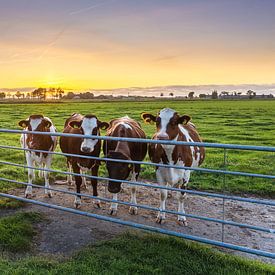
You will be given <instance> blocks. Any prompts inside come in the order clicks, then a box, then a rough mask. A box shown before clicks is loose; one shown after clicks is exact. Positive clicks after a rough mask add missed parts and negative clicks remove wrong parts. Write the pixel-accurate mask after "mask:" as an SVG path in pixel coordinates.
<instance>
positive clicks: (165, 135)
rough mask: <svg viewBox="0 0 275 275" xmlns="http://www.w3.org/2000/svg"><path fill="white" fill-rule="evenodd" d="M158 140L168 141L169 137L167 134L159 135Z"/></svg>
mask: <svg viewBox="0 0 275 275" xmlns="http://www.w3.org/2000/svg"><path fill="white" fill-rule="evenodd" d="M157 139H159V140H168V139H169V136H168V135H167V134H158V135H157Z"/></svg>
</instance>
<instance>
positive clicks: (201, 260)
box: [0, 233, 275, 274]
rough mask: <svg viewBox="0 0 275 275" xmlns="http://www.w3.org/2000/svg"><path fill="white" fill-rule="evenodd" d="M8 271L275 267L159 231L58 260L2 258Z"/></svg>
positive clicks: (248, 270)
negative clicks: (163, 234) (10, 259)
mask: <svg viewBox="0 0 275 275" xmlns="http://www.w3.org/2000/svg"><path fill="white" fill-rule="evenodd" d="M0 269H2V270H5V271H6V274H14V273H15V274H21V273H23V272H25V273H26V272H27V274H274V272H275V267H274V266H272V265H268V264H264V263H261V262H258V261H251V260H247V259H243V258H240V257H237V256H232V255H228V254H224V253H221V252H218V251H216V250H213V249H211V248H210V247H207V246H205V245H200V244H196V243H193V242H189V241H184V240H181V239H179V238H174V237H166V236H160V235H158V234H145V235H142V236H141V235H140V234H133V233H131V234H130V233H127V234H123V235H122V236H120V237H118V238H116V239H113V240H111V241H106V242H102V243H99V244H97V245H95V246H91V247H87V248H86V249H84V250H82V251H81V252H79V253H78V254H77V255H76V256H74V257H72V258H70V259H68V260H65V261H62V262H58V261H56V260H52V259H47V258H43V259H41V258H39V257H33V258H29V259H24V260H20V261H17V262H11V261H8V260H6V261H4V260H2V261H1V259H0Z"/></svg>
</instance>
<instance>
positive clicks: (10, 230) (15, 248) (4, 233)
mask: <svg viewBox="0 0 275 275" xmlns="http://www.w3.org/2000/svg"><path fill="white" fill-rule="evenodd" d="M41 220H42V216H41V214H39V213H36V212H26V213H18V214H15V215H12V216H8V217H4V218H1V219H0V250H2V251H9V252H22V251H26V250H28V249H29V248H30V247H31V240H32V238H33V236H34V235H35V234H36V232H35V230H34V228H33V223H37V222H40V221H41Z"/></svg>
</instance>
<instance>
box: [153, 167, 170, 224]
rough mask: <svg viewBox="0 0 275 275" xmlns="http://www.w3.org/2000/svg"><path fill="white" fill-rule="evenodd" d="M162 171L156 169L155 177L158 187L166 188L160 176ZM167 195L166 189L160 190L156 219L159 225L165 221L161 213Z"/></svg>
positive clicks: (163, 213)
mask: <svg viewBox="0 0 275 275" xmlns="http://www.w3.org/2000/svg"><path fill="white" fill-rule="evenodd" d="M164 169H167V168H164ZM164 169H162V168H158V169H157V172H156V176H157V180H158V183H159V184H160V185H162V186H168V185H167V184H166V183H165V181H164V178H163V176H162V172H164V171H165V170H164ZM167 194H168V191H167V189H161V190H160V211H159V213H158V216H157V219H156V222H157V223H159V224H161V223H162V222H163V221H164V220H165V212H162V211H163V210H165V202H166V199H167Z"/></svg>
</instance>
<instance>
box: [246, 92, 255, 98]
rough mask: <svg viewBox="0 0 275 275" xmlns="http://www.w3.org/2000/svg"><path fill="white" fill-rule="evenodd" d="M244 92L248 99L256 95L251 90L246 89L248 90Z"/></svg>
mask: <svg viewBox="0 0 275 275" xmlns="http://www.w3.org/2000/svg"><path fill="white" fill-rule="evenodd" d="M246 94H247V95H248V97H249V99H252V98H253V97H255V96H256V93H255V92H253V91H252V90H248V91H247V92H246Z"/></svg>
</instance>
